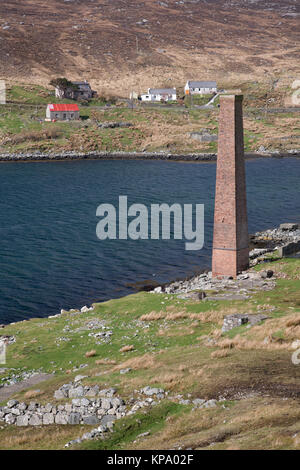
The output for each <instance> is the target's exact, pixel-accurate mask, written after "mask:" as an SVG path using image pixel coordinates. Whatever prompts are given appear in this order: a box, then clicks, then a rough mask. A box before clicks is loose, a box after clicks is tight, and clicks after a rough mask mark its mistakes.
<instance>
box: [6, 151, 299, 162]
mask: <svg viewBox="0 0 300 470" xmlns="http://www.w3.org/2000/svg"><path fill="white" fill-rule="evenodd" d="M288 157H300V150H298V149H293V150H287V151H279V150H277V151H273V152H246V153H245V158H246V159H247V160H250V159H256V158H288ZM80 160H105V161H107V160H133V161H134V160H144V161H177V162H215V161H216V160H217V153H198V154H197V153H191V154H173V153H167V152H87V153H84V152H74V151H72V152H62V153H37V152H36V153H2V154H1V153H0V163H11V162H14V163H16V162H43V161H48V162H49V161H50V162H51V161H80Z"/></svg>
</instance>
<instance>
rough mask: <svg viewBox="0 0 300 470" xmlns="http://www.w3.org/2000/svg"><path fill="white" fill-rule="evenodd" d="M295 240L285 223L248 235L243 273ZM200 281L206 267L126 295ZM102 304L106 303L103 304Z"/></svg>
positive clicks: (298, 236)
mask: <svg viewBox="0 0 300 470" xmlns="http://www.w3.org/2000/svg"><path fill="white" fill-rule="evenodd" d="M291 225H293V226H294V227H288V226H291ZM284 226H286V227H284ZM266 238H267V240H266ZM295 240H297V241H298V242H299V243H300V224H298V223H290V222H287V223H283V224H281V225H280V226H276V227H273V228H269V229H265V230H262V231H260V232H255V233H254V234H249V268H248V269H247V270H246V271H245V272H248V271H249V270H250V269H251V268H253V267H254V266H256V265H257V264H262V263H265V262H270V261H271V259H270V258H269V256H268V255H270V254H272V253H275V251H276V250H277V249H278V248H279V247H282V246H284V245H287V244H293V242H294V241H295ZM245 272H243V273H241V274H240V275H239V277H240V278H241V279H242V278H243V276H245ZM204 278H207V279H211V272H210V269H209V268H207V267H206V268H202V269H199V271H198V272H195V273H194V274H193V275H190V276H185V277H179V278H178V277H177V278H173V279H171V280H169V281H167V282H164V283H158V285H156V286H153V285H152V286H149V285H148V283H147V281H145V282H144V283H141V285H140V286H139V288H138V287H137V286H136V287H133V289H132V290H133V292H132V293H129V294H127V295H132V294H136V293H138V292H148V293H176V291H177V288H178V286H179V285H186V286H189V285H192V284H193V282H194V281H195V280H199V279H202V280H204ZM227 280H228V279H227V277H226V276H225V277H224V282H226V281H227ZM174 286H175V290H174V289H173V288H174ZM149 287H150V288H149ZM194 288H195V286H194V287H193V288H192V290H193V289H194ZM177 293H179V291H177ZM123 297H126V295H125V296H121V297H116V298H123ZM113 299H115V298H114V297H113V298H111V299H108V300H107V301H109V300H113ZM103 302H106V300H105V301H103ZM97 303H99V302H97V301H90V302H87V304H85V305H84V306H83V307H78V308H76V307H73V308H71V309H61V311H60V313H57V314H52V315H48V316H46V317H30V318H28V319H23V320H18V321H14V322H10V323H6V324H2V325H1V326H0V331H1V330H2V329H3V330H4V328H5V327H6V326H9V325H15V324H16V323H19V322H24V321H28V320H32V319H34V318H56V317H59V316H60V315H62V314H63V313H64V312H77V313H79V312H81V313H86V312H88V311H91V310H93V308H94V307H93V305H94V304H97ZM100 303H101V302H100ZM87 305H90V307H88V306H87ZM1 327H2V328H1ZM0 336H1V335H0Z"/></svg>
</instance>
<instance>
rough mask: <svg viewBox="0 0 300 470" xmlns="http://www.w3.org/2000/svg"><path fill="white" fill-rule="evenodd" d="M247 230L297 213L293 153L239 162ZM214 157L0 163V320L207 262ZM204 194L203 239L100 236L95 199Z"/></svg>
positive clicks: (299, 178) (200, 197)
mask: <svg viewBox="0 0 300 470" xmlns="http://www.w3.org/2000/svg"><path fill="white" fill-rule="evenodd" d="M246 165H247V168H246V171H247V188H248V214H249V231H250V232H254V231H257V230H263V229H265V228H269V227H272V226H276V225H278V224H279V223H281V222H286V221H299V220H300V198H299V190H300V160H297V159H293V158H291V159H284V160H280V159H272V160H267V159H261V160H255V161H249V162H247V164H246ZM215 170H216V166H215V164H211V163H208V164H197V163H195V164H194V163H188V164H183V163H175V162H142V161H120V162H119V161H103V162H100V161H79V162H56V163H54V162H49V163H27V164H20V163H10V164H1V165H0V195H1V198H0V220H1V225H0V235H1V245H0V269H1V274H0V275H1V277H0V323H8V322H12V321H17V320H21V319H25V318H30V317H36V316H40V317H43V316H48V315H51V314H56V313H58V312H59V311H60V309H61V308H72V307H81V306H82V305H85V304H89V303H91V302H93V301H101V300H105V299H108V298H112V297H120V296H122V295H124V294H127V293H130V292H133V287H132V284H135V283H137V282H142V281H146V280H152V281H153V280H155V281H158V282H165V281H168V280H172V279H174V278H180V277H185V276H187V275H191V274H193V272H197V271H199V270H201V268H206V267H210V255H211V245H212V222H213V198H214V190H215ZM119 195H127V196H128V203H129V205H130V204H132V203H143V204H146V205H147V206H148V207H150V204H151V203H162V202H165V203H168V204H172V203H174V202H178V203H182V204H188V203H193V204H196V203H198V204H201V203H202V204H205V246H204V248H203V249H202V250H201V251H196V252H195V251H185V242H184V241H181V240H139V241H133V240H122V241H120V240H117V241H113V240H110V241H99V240H98V238H97V237H96V224H97V222H98V221H99V218H97V217H96V208H97V206H98V205H99V204H101V203H104V202H105V203H111V204H114V205H115V206H116V207H117V206H118V197H119Z"/></svg>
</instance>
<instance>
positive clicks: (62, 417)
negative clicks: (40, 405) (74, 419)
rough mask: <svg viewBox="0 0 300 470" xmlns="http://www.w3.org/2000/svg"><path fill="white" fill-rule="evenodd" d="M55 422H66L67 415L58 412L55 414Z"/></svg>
mask: <svg viewBox="0 0 300 470" xmlns="http://www.w3.org/2000/svg"><path fill="white" fill-rule="evenodd" d="M55 423H56V424H68V415H67V413H64V412H58V413H57V414H56V415H55Z"/></svg>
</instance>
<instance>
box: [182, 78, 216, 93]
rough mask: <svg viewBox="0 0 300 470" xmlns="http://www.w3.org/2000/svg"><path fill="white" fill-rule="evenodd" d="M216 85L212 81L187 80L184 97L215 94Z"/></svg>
mask: <svg viewBox="0 0 300 470" xmlns="http://www.w3.org/2000/svg"><path fill="white" fill-rule="evenodd" d="M217 90H218V89H217V83H216V82H213V81H208V82H199V81H192V80H188V81H187V82H186V84H185V87H184V93H185V94H186V95H206V94H211V93H217Z"/></svg>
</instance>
